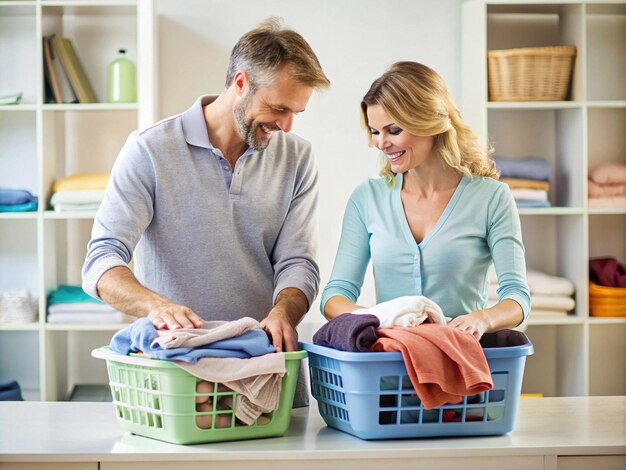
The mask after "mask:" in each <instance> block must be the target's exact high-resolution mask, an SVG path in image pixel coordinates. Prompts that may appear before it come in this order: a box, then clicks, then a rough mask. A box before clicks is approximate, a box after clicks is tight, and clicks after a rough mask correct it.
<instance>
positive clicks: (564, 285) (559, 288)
mask: <svg viewBox="0 0 626 470" xmlns="http://www.w3.org/2000/svg"><path fill="white" fill-rule="evenodd" d="M487 279H488V280H489V282H490V283H491V284H498V276H497V275H496V270H495V269H494V267H493V265H491V267H490V268H489V270H488V271H487ZM526 282H527V283H528V289H529V290H530V293H531V294H542V295H565V296H569V295H573V294H574V290H575V286H574V283H573V282H572V281H570V280H569V279H566V278H564V277H559V276H550V275H549V274H546V273H542V272H541V271H536V270H534V269H527V270H526Z"/></svg>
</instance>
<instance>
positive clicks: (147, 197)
mask: <svg viewBox="0 0 626 470" xmlns="http://www.w3.org/2000/svg"><path fill="white" fill-rule="evenodd" d="M329 84H330V82H329V81H328V79H327V78H326V76H325V75H324V72H323V71H322V68H321V66H320V64H319V62H318V60H317V57H316V56H315V54H314V52H313V51H312V49H311V47H310V46H309V45H308V44H307V43H306V41H305V40H304V39H303V38H302V37H301V36H300V35H299V34H298V33H296V32H294V31H292V30H288V29H285V28H283V27H281V26H280V24H279V23H278V22H277V21H276V20H275V19H270V20H267V21H266V22H264V23H263V24H261V25H260V26H259V27H257V28H256V29H254V30H252V31H250V32H248V33H246V34H245V35H244V36H243V37H242V38H241V39H240V40H239V41H238V43H237V44H236V45H235V47H234V49H233V51H232V54H231V58H230V64H229V69H228V73H227V77H226V88H225V89H224V90H223V91H222V93H221V94H220V95H219V96H217V97H215V96H203V97H200V98H199V99H198V100H197V101H196V103H195V104H194V105H193V106H192V107H191V108H189V109H188V110H187V111H185V112H184V113H182V114H180V115H177V116H173V117H170V118H168V119H165V120H163V121H161V122H159V123H157V124H155V125H153V126H151V127H149V128H148V129H145V130H141V131H136V132H134V133H133V134H131V136H130V137H129V139H128V141H127V142H126V144H125V145H124V147H123V149H122V150H121V152H120V155H119V156H118V159H117V161H116V162H115V165H114V166H113V170H112V173H111V179H110V182H109V185H108V187H107V190H106V195H105V198H104V201H103V203H102V205H101V207H100V209H99V211H98V213H97V215H96V218H95V221H94V226H93V231H92V240H91V241H90V242H89V245H88V252H87V257H86V260H85V265H84V267H83V288H84V290H85V291H86V292H88V293H89V294H91V295H92V296H95V297H99V298H101V299H102V300H104V301H105V302H107V303H109V304H111V305H113V306H114V307H116V308H117V309H118V310H120V311H122V312H125V313H127V314H130V315H134V316H137V317H141V316H147V317H148V318H149V319H150V320H151V321H152V323H153V324H154V325H155V326H156V327H157V328H169V329H175V328H192V327H200V326H202V319H205V320H235V319H238V318H241V317H243V316H249V317H253V318H256V319H257V320H259V321H260V322H261V326H262V327H263V328H264V330H265V331H266V332H267V334H268V336H269V337H270V339H271V341H272V343H273V344H274V346H275V347H276V349H277V350H278V351H292V350H295V349H296V347H297V334H296V331H295V327H296V325H297V324H298V323H299V321H300V320H301V319H302V317H303V316H304V314H305V313H306V312H307V310H308V308H309V306H310V304H311V302H312V301H313V299H314V298H315V296H316V295H317V290H318V286H319V269H318V266H317V264H316V261H315V256H316V244H317V238H316V231H317V228H316V205H317V170H316V166H315V162H314V158H313V156H312V153H311V148H310V145H309V144H308V143H307V142H305V141H304V140H302V139H300V138H298V137H295V136H293V135H290V134H288V132H289V131H290V130H291V127H292V124H293V119H294V116H295V115H296V114H298V113H300V112H302V111H304V110H305V107H306V105H307V103H308V101H309V98H310V96H311V93H312V91H313V89H316V88H327V87H328V86H329ZM133 251H134V253H135V261H134V263H135V264H134V268H135V274H133V272H131V270H130V269H129V267H128V263H130V261H131V258H132V255H133ZM135 275H136V277H135Z"/></svg>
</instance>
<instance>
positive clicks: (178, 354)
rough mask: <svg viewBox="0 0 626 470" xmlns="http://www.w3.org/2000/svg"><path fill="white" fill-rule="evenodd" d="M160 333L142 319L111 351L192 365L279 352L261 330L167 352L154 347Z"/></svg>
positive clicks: (123, 332) (121, 335) (117, 336)
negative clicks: (215, 359) (202, 360)
mask: <svg viewBox="0 0 626 470" xmlns="http://www.w3.org/2000/svg"><path fill="white" fill-rule="evenodd" d="M156 338H157V331H156V328H155V327H154V325H153V324H152V322H151V321H150V320H148V318H145V317H143V318H139V319H137V320H135V321H134V322H133V323H131V324H130V325H128V326H127V327H126V328H124V329H122V330H120V331H118V332H117V333H115V335H114V336H113V338H112V339H111V343H110V346H111V349H112V350H113V351H115V352H117V353H119V354H124V355H126V354H128V353H131V352H140V351H141V352H143V353H144V354H146V355H147V356H149V357H151V358H152V359H161V360H167V361H185V362H189V363H191V364H195V363H196V362H198V359H200V358H201V357H239V358H244V359H245V358H249V357H254V356H262V355H264V354H269V353H273V352H276V349H275V348H274V346H273V345H272V344H271V343H270V342H269V338H268V337H267V334H266V333H265V332H264V331H263V330H261V329H258V330H250V331H247V332H245V333H244V334H242V335H240V336H235V337H233V338H228V339H224V340H221V341H215V342H213V343H211V344H207V345H204V346H200V347H197V348H172V349H164V348H162V347H161V346H159V345H158V344H155V345H154V346H152V342H153V341H154V340H155V339H156Z"/></svg>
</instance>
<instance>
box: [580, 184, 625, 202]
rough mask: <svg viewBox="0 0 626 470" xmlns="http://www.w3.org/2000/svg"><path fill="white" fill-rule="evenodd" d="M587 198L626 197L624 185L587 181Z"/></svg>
mask: <svg viewBox="0 0 626 470" xmlns="http://www.w3.org/2000/svg"><path fill="white" fill-rule="evenodd" d="M588 183H589V197H590V198H592V197H615V196H626V183H619V184H599V183H596V182H594V181H593V180H589V181H588Z"/></svg>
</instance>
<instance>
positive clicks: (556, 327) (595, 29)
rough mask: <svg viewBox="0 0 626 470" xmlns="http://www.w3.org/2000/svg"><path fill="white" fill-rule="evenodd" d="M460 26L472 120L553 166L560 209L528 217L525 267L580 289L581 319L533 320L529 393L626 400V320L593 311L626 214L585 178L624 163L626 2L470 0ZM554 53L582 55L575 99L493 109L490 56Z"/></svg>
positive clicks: (502, 145) (508, 147)
mask: <svg viewBox="0 0 626 470" xmlns="http://www.w3.org/2000/svg"><path fill="white" fill-rule="evenodd" d="M462 23H463V33H462V42H463V49H462V77H463V101H462V109H463V113H464V117H465V119H466V120H467V121H468V123H469V124H470V125H471V126H472V128H473V129H474V130H475V131H476V133H477V134H478V135H479V137H480V138H481V140H482V141H483V142H484V143H487V142H489V143H491V144H492V145H493V146H494V147H495V150H496V154H497V155H502V156H508V157H514V158H515V157H525V156H529V155H534V156H541V157H544V158H546V159H547V160H548V161H549V163H550V165H551V167H552V171H553V181H552V185H551V190H550V194H549V197H550V201H551V203H552V206H553V207H551V208H549V209H532V210H529V209H523V210H520V216H521V220H522V231H523V237H524V243H525V246H526V261H527V265H528V266H529V267H530V268H534V269H539V270H542V271H544V272H547V273H548V274H552V275H557V276H562V277H566V278H568V279H570V280H571V281H572V282H574V283H575V285H576V294H575V296H576V310H575V312H574V314H573V315H569V316H568V317H566V318H559V319H555V320H550V319H545V318H541V319H533V318H532V314H531V319H530V321H529V328H528V331H527V334H528V335H529V337H530V338H531V340H532V341H533V343H534V345H535V355H534V356H533V357H531V358H529V360H528V362H527V366H526V374H525V377H524V391H525V392H539V393H543V394H544V395H546V396H565V395H624V394H626V373H625V372H624V371H626V318H594V317H591V316H590V315H589V301H588V281H589V276H588V260H589V258H590V257H594V256H615V257H616V258H618V259H619V260H621V261H622V262H626V211H622V210H595V209H590V208H588V204H587V170H588V168H590V167H591V166H593V165H596V164H598V163H601V162H605V161H619V162H622V163H626V150H625V149H626V132H624V131H625V130H626V81H625V80H624V77H625V76H626V2H624V1H611V0H607V1H533V0H530V1H484V0H465V1H464V2H463V4H462ZM553 45H574V46H576V47H577V51H578V52H577V57H576V61H575V65H574V71H573V81H572V87H571V97H570V99H569V100H567V101H561V102H489V101H488V93H487V83H488V82H487V78H488V77H487V51H488V50H491V49H509V48H516V47H537V46H553Z"/></svg>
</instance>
